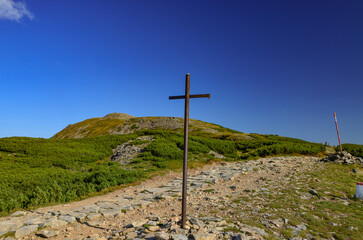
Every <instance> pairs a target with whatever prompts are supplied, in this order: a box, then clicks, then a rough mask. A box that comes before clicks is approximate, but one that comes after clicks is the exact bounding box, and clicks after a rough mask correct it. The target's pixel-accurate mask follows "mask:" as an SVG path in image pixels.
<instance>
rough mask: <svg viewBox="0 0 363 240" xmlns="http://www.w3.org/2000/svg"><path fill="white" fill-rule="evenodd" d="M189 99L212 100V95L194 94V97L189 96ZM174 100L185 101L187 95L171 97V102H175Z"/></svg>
mask: <svg viewBox="0 0 363 240" xmlns="http://www.w3.org/2000/svg"><path fill="white" fill-rule="evenodd" d="M189 98H209V99H210V94H193V95H189ZM174 99H185V95H179V96H170V97H169V100H174Z"/></svg>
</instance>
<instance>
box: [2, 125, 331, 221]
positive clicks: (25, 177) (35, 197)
mask: <svg viewBox="0 0 363 240" xmlns="http://www.w3.org/2000/svg"><path fill="white" fill-rule="evenodd" d="M216 128H217V127H216ZM144 135H148V136H152V137H153V138H154V140H153V141H152V142H151V143H150V144H149V145H148V146H147V147H146V148H145V150H144V151H143V152H142V153H140V154H139V155H138V156H137V157H136V158H135V159H133V160H132V161H131V163H129V164H127V165H121V164H119V163H117V162H112V161H110V160H109V159H110V156H111V155H112V153H113V151H112V150H113V149H114V148H115V147H116V146H117V145H119V144H122V143H125V142H126V141H129V140H134V139H136V138H137V137H139V136H144ZM135 144H137V141H136V142H135ZM183 147H184V146H183V136H182V134H179V133H176V132H172V131H160V130H144V131H138V132H135V133H131V134H123V135H120V134H119V135H107V136H100V137H93V138H81V139H41V138H24V137H12V138H1V139H0V174H1V176H2V181H1V182H0V189H1V192H0V215H6V214H8V213H9V212H11V211H14V209H27V208H31V207H36V206H40V205H48V204H53V203H59V202H68V201H72V200H77V199H80V198H83V197H85V196H88V195H89V194H92V193H96V192H100V191H103V190H105V189H110V187H114V186H118V185H120V184H127V183H132V182H135V181H137V180H140V179H143V178H146V177H149V176H152V175H153V174H156V173H160V172H161V171H164V170H169V169H172V170H175V169H181V167H182V149H183ZM210 150H213V151H215V152H217V153H219V154H223V155H224V156H226V157H227V158H226V160H230V161H235V160H241V159H251V158H256V157H264V156H268V155H284V154H318V153H319V152H323V151H324V150H325V148H324V146H323V145H321V144H315V143H309V142H305V141H302V140H298V139H289V138H283V137H278V136H269V135H265V136H262V135H261V136H260V139H252V140H225V139H224V140H223V139H216V138H211V137H205V136H191V137H190V142H189V159H190V162H189V164H190V165H189V166H190V167H194V166H198V165H203V164H206V163H208V162H209V161H213V160H214V159H215V157H214V155H213V154H210Z"/></svg>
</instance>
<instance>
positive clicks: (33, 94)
mask: <svg viewBox="0 0 363 240" xmlns="http://www.w3.org/2000/svg"><path fill="white" fill-rule="evenodd" d="M362 26H363V1H287V0H286V1H267V0H266V1H239V0H235V1H233V0H224V1H213V0H205V1H202V0H191V1H185V0H183V1H182V0H163V1H162V0H153V1H150V0H144V1H141V0H128V1H116V0H112V1H111V0H105V1H100V0H99V1H92V0H83V1H77V0H75V1H64V0H63V1H61V0H52V1H44V0H29V1H25V2H19V1H18V0H0V82H1V88H0V108H1V111H0V137H7V136H31V137H45V138H48V137H51V136H52V135H53V134H55V133H56V132H58V131H60V130H61V129H63V128H64V127H65V126H67V125H68V124H70V123H76V122H79V121H82V120H84V119H87V118H91V117H101V116H104V115H106V114H107V113H111V112H124V113H128V114H131V115H134V116H179V117H182V116H183V101H181V100H179V101H169V100H168V96H170V95H181V94H184V81H185V74H186V73H190V74H191V93H192V94H196V93H210V94H211V99H210V100H208V99H192V100H191V107H190V117H191V118H195V119H200V120H203V121H208V122H213V123H217V124H220V125H223V126H226V127H229V128H232V129H236V130H240V131H242V132H246V133H254V132H256V133H263V134H279V135H282V136H289V137H296V138H301V139H304V140H309V141H314V142H325V141H328V142H329V143H330V144H333V145H336V144H337V137H336V131H335V125H334V119H333V112H337V115H338V121H339V128H340V131H341V138H342V142H351V143H358V144H363V105H362V103H363V27H362Z"/></svg>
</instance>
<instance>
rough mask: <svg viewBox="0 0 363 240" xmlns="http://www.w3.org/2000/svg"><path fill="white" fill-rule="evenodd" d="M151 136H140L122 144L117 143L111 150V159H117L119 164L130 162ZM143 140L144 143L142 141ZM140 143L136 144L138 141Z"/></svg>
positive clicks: (149, 141)
mask: <svg viewBox="0 0 363 240" xmlns="http://www.w3.org/2000/svg"><path fill="white" fill-rule="evenodd" d="M153 140H154V139H153V136H141V137H138V138H136V139H135V140H130V141H128V142H126V143H124V144H122V145H118V146H117V147H116V148H115V149H114V150H113V155H112V156H111V158H110V160H111V161H117V162H119V163H121V164H127V163H130V161H131V160H132V159H133V158H135V157H137V155H138V154H139V153H141V152H142V151H143V150H144V149H145V148H146V147H147V146H148V145H149V144H150V143H151V142H152V141H153ZM144 141H145V143H143V142H144ZM140 142H141V144H136V143H140Z"/></svg>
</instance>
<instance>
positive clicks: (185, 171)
mask: <svg viewBox="0 0 363 240" xmlns="http://www.w3.org/2000/svg"><path fill="white" fill-rule="evenodd" d="M206 97H207V98H210V94H196V95H190V74H189V73H188V74H187V75H186V76H185V95H184V96H183V95H181V96H170V97H169V100H174V99H185V109H184V154H183V191H182V228H185V223H186V212H187V194H188V192H187V190H188V189H187V178H188V136H189V99H190V98H206Z"/></svg>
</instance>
